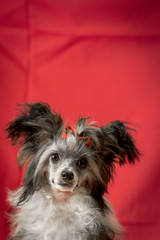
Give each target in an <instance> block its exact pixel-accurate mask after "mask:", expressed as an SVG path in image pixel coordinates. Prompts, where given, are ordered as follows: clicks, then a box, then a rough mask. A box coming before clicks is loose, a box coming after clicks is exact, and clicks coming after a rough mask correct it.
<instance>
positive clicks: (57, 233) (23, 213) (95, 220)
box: [10, 190, 118, 240]
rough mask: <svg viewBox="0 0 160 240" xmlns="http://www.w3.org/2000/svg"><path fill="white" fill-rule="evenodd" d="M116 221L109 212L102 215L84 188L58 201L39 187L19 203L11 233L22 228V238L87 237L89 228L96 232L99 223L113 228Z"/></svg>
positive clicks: (71, 239)
mask: <svg viewBox="0 0 160 240" xmlns="http://www.w3.org/2000/svg"><path fill="white" fill-rule="evenodd" d="M13 198H14V196H13ZM10 201H11V202H12V204H13V201H15V200H14V199H11V198H10ZM14 204H15V203H14ZM115 221H116V225H118V221H117V220H115V217H114V216H112V214H111V213H109V215H107V216H105V217H104V216H102V214H101V212H100V210H99V209H98V208H96V205H95V202H94V200H93V199H92V197H91V196H88V195H86V194H84V193H83V192H81V193H77V194H76V195H74V196H72V197H71V198H70V199H69V200H68V201H66V202H63V203H59V202H56V201H54V200H53V198H52V197H51V196H50V195H46V193H45V192H43V190H40V191H37V192H35V193H34V195H33V196H32V197H31V198H30V199H29V201H27V202H25V203H24V204H23V205H22V206H19V207H18V211H17V213H16V216H14V225H15V226H16V230H15V232H14V234H13V235H16V234H17V233H18V232H20V231H21V230H22V229H23V231H24V232H26V234H25V235H24V237H23V240H31V239H32V240H87V238H88V234H89V232H90V233H92V234H95V235H96V233H97V232H99V231H100V228H101V223H103V225H104V226H105V227H106V229H107V228H108V229H113V230H114V231H115V229H114V228H115V227H114V226H115ZM112 224H113V225H114V226H112Z"/></svg>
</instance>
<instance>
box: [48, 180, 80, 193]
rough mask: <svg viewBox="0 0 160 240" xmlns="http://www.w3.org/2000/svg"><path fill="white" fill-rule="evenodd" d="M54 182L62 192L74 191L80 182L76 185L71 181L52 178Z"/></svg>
mask: <svg viewBox="0 0 160 240" xmlns="http://www.w3.org/2000/svg"><path fill="white" fill-rule="evenodd" d="M52 183H53V184H54V187H55V188H56V189H57V190H59V191H62V192H73V191H75V190H76V189H77V188H78V187H79V183H77V184H76V185H75V184H69V183H62V182H55V181H54V180H52Z"/></svg>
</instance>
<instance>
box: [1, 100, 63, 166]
mask: <svg viewBox="0 0 160 240" xmlns="http://www.w3.org/2000/svg"><path fill="white" fill-rule="evenodd" d="M62 126H63V121H62V119H61V116H60V115H58V114H57V113H55V112H53V113H52V112H51V109H50V107H49V105H48V104H46V103H40V102H39V103H30V104H24V105H22V109H21V111H20V115H18V116H17V117H16V118H15V119H14V120H13V121H12V122H10V123H9V125H8V128H7V129H6V132H7V137H8V138H10V139H11V144H13V145H15V144H20V145H21V146H22V148H21V149H20V151H19V154H18V156H17V157H18V163H19V166H20V167H22V166H23V165H24V163H25V161H26V160H27V159H28V158H29V157H30V156H32V155H33V154H35V153H36V152H37V150H38V148H39V146H40V145H41V144H42V143H46V142H47V141H49V140H51V139H53V138H54V136H55V135H56V134H57V132H58V131H59V130H60V129H61V127H62Z"/></svg>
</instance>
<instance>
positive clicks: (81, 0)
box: [0, 0, 160, 240]
mask: <svg viewBox="0 0 160 240" xmlns="http://www.w3.org/2000/svg"><path fill="white" fill-rule="evenodd" d="M159 76H160V4H159V1H147V0H130V1H127V0H112V1H110V0H75V1H73V0H26V1H25V0H14V1H13V0H5V1H4V0H0V98H1V100H0V108H1V121H0V122H1V123H0V127H1V129H4V128H5V126H6V124H7V122H9V121H10V120H11V119H12V118H13V117H14V116H15V114H16V110H15V107H16V103H23V102H26V101H27V102H28V101H39V100H40V101H44V102H48V103H49V104H50V105H51V106H52V108H54V109H55V110H56V111H58V112H61V114H62V116H63V118H64V119H65V120H69V121H70V120H71V121H72V122H73V123H74V122H75V120H76V119H77V118H78V116H79V115H82V116H85V117H87V116H94V119H95V120H96V121H98V122H99V124H105V123H108V122H110V121H112V120H117V119H120V120H124V121H129V122H132V123H134V124H135V126H136V130H137V133H136V134H135V135H134V137H135V138H136V140H137V144H138V147H139V148H140V149H141V152H142V153H143V156H142V158H141V162H140V163H137V164H136V165H135V166H134V167H132V166H126V167H124V168H119V167H118V168H117V175H116V177H115V183H114V184H111V185H110V195H109V196H108V198H109V200H110V201H111V202H112V204H113V205H114V207H115V210H116V213H117V216H118V218H119V220H120V222H121V223H122V224H123V225H124V226H125V230H126V235H125V237H124V239H125V240H146V239H149V240H150V239H152V240H157V239H159V238H160V194H159V186H160V161H159V160H160V159H159V148H158V145H159V125H160V124H159V110H160V109H159V95H160V92H159V85H160V84H159V81H160V79H159ZM0 137H1V144H0V155H1V157H0V161H1V162H0V165H1V167H0V187H1V194H0V196H1V197H0V201H1V202H0V225H1V226H0V233H1V239H2V240H3V239H6V234H7V231H8V230H7V226H8V224H7V218H6V217H5V214H4V211H5V210H6V209H7V206H6V203H5V198H6V188H10V189H15V188H16V187H17V186H18V185H19V184H20V179H21V175H22V173H21V171H19V170H18V166H17V164H16V152H17V148H16V147H11V146H9V145H8V142H7V140H5V135H4V133H3V131H1V136H0Z"/></svg>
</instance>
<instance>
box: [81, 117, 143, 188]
mask: <svg viewBox="0 0 160 240" xmlns="http://www.w3.org/2000/svg"><path fill="white" fill-rule="evenodd" d="M127 125H129V123H126V122H123V121H119V120H118V121H113V122H111V123H110V124H108V125H106V126H101V127H97V126H95V124H94V123H93V124H92V123H90V124H88V118H87V119H83V118H79V120H78V122H77V135H78V136H80V137H86V136H87V137H89V138H91V139H92V143H91V145H90V148H91V149H92V151H94V152H95V153H96V156H97V164H98V165H99V167H100V171H101V175H102V176H103V179H104V183H105V184H104V189H103V191H107V189H106V188H107V184H106V183H108V182H109V181H110V179H111V178H112V179H113V175H114V169H115V166H116V163H118V164H119V165H120V166H122V165H124V164H126V163H129V164H134V163H135V161H136V160H139V158H140V155H141V154H140V152H139V150H138V148H137V147H136V145H135V142H134V139H133V137H132V135H131V131H135V130H134V129H132V128H130V127H128V126H127ZM102 161H103V164H102V163H101V162H102ZM105 186H106V187H105Z"/></svg>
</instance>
